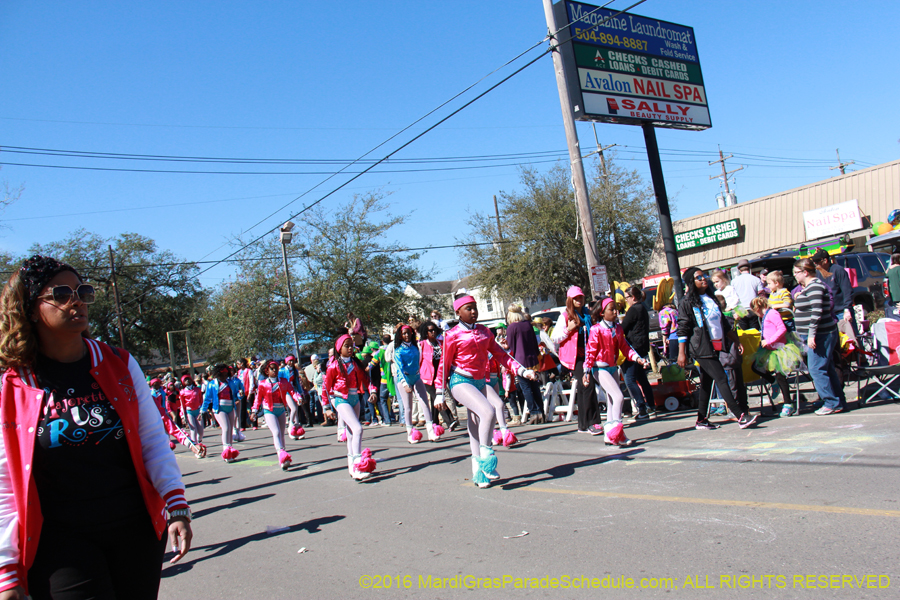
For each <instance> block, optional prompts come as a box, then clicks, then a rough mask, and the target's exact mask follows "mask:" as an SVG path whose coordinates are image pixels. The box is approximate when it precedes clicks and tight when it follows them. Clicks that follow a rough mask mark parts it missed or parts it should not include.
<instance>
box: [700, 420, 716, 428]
mask: <svg viewBox="0 0 900 600" xmlns="http://www.w3.org/2000/svg"><path fill="white" fill-rule="evenodd" d="M718 428H719V426H718V425H714V424H712V423H710V422H709V420H707V419H703V420H702V421H697V422H696V423H695V424H694V429H718Z"/></svg>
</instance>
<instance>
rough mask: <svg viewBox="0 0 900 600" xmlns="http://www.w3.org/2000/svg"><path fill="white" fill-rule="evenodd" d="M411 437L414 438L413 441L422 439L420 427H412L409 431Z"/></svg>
mask: <svg viewBox="0 0 900 600" xmlns="http://www.w3.org/2000/svg"><path fill="white" fill-rule="evenodd" d="M409 439H411V440H413V441H415V442H418V441H419V440H421V439H422V432H420V431H419V430H418V429H412V430H410V432H409Z"/></svg>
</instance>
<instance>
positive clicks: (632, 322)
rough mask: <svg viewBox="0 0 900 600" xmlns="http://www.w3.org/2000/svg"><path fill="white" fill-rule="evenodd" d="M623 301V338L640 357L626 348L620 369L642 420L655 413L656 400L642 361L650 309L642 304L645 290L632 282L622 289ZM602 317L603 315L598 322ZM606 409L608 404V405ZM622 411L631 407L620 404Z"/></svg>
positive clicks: (647, 349)
mask: <svg viewBox="0 0 900 600" xmlns="http://www.w3.org/2000/svg"><path fill="white" fill-rule="evenodd" d="M624 296H625V304H627V305H628V310H627V311H626V313H625V318H624V319H622V331H623V332H624V334H625V339H626V340H627V341H628V343H629V344H630V345H631V347H632V348H633V349H634V351H635V352H636V353H637V355H638V356H639V357H640V358H641V360H640V361H636V360H632V359H631V358H627V357H628V355H629V354H628V353H627V352H623V354H625V355H626V359H625V362H623V363H622V373H623V374H624V376H625V385H626V386H627V387H628V391H629V393H630V394H631V397H632V398H633V399H634V402H635V404H637V409H638V415H637V419H638V420H639V421H640V420H645V419H648V418H650V415H651V414H656V403H655V402H654V400H653V388H652V387H650V382H649V381H648V380H647V372H646V371H645V370H644V365H645V364H647V356H648V355H649V354H650V313H649V312H647V307H646V306H644V303H643V299H644V292H643V290H641V288H640V287H639V286H636V285H635V286H632V287H630V288H628V289H627V290H625V294H624ZM601 320H603V318H602V316H601V317H600V318H598V319H597V322H599V321H601ZM607 410H608V407H607ZM623 412H624V413H625V414H626V415H627V414H630V413H631V407H630V406H627V407H623ZM607 423H609V415H607Z"/></svg>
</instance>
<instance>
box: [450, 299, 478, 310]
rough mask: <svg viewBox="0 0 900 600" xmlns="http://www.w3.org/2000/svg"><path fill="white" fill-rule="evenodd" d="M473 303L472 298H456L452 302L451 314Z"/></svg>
mask: <svg viewBox="0 0 900 600" xmlns="http://www.w3.org/2000/svg"><path fill="white" fill-rule="evenodd" d="M474 303H475V298H473V297H472V296H463V297H462V298H457V299H456V300H454V302H453V312H456V311H458V310H459V309H461V308H462V307H463V306H465V305H466V304H474Z"/></svg>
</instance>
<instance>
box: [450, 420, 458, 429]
mask: <svg viewBox="0 0 900 600" xmlns="http://www.w3.org/2000/svg"><path fill="white" fill-rule="evenodd" d="M457 429H459V421H453V422H452V423H450V431H456V430H457Z"/></svg>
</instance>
